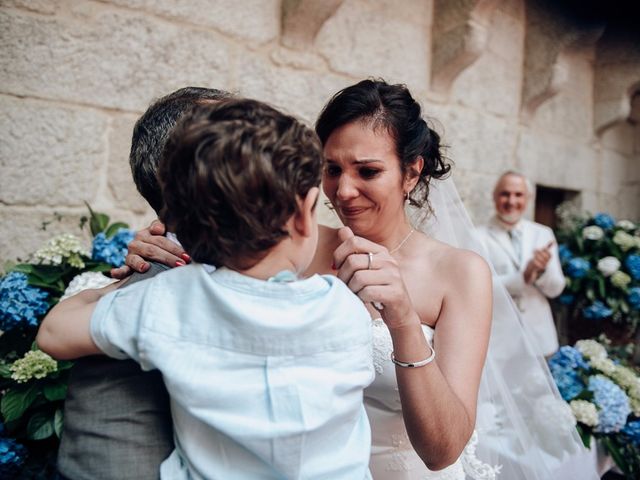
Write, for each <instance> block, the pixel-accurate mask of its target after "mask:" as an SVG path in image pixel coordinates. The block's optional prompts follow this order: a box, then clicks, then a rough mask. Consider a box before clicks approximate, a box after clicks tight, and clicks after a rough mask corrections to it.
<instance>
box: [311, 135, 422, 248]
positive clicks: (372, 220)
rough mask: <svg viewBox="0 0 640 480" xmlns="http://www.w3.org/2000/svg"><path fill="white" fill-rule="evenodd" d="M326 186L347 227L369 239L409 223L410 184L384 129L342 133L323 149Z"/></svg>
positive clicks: (323, 182)
mask: <svg viewBox="0 0 640 480" xmlns="http://www.w3.org/2000/svg"><path fill="white" fill-rule="evenodd" d="M324 155H325V158H326V161H327V164H326V167H325V170H324V174H323V177H322V187H323V190H324V193H325V194H326V195H327V197H328V198H329V200H331V203H332V204H333V206H334V207H335V209H336V211H337V213H338V216H339V217H340V219H341V220H342V222H343V223H344V224H345V225H347V226H349V227H350V228H351V229H352V230H353V232H354V233H355V234H356V235H361V236H365V237H368V238H371V237H375V236H377V235H376V233H380V234H381V233H382V231H383V230H385V229H388V228H393V227H394V226H395V225H398V223H397V222H398V221H401V222H403V221H404V196H405V192H408V191H410V190H411V188H413V186H415V182H416V181H417V178H416V179H414V181H411V180H408V181H407V180H405V178H404V177H405V176H404V175H403V174H402V171H401V169H400V160H399V158H398V155H397V154H396V151H395V143H394V140H393V138H392V137H391V135H390V134H389V133H388V132H387V131H386V129H384V128H378V129H375V130H374V129H373V128H372V127H371V126H370V125H369V124H367V123H364V122H354V123H348V124H346V125H343V126H342V127H340V128H337V129H336V130H334V131H333V133H332V134H331V135H330V136H329V138H328V139H327V141H326V143H325V146H324Z"/></svg>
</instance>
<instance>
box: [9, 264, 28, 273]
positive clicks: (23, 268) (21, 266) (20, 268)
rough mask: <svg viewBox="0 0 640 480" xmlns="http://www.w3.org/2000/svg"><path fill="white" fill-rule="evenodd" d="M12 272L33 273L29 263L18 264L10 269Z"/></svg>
mask: <svg viewBox="0 0 640 480" xmlns="http://www.w3.org/2000/svg"><path fill="white" fill-rule="evenodd" d="M11 271H12V272H21V273H31V272H32V271H33V265H31V264H30V263H19V264H18V265H15V266H14V267H13V268H12V269H11Z"/></svg>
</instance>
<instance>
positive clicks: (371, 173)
mask: <svg viewBox="0 0 640 480" xmlns="http://www.w3.org/2000/svg"><path fill="white" fill-rule="evenodd" d="M359 173H360V176H361V177H362V178H364V179H369V178H373V177H375V176H377V175H378V174H379V173H380V170H378V169H377V168H368V167H364V168H361V169H360V170H359Z"/></svg>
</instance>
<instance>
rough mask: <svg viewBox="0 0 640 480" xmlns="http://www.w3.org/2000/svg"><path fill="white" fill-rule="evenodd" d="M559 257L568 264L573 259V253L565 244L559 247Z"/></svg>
mask: <svg viewBox="0 0 640 480" xmlns="http://www.w3.org/2000/svg"><path fill="white" fill-rule="evenodd" d="M558 256H559V257H560V261H561V262H562V263H567V262H568V261H569V260H571V259H572V258H573V252H572V251H571V250H570V249H569V247H567V246H566V245H565V244H564V243H562V244H560V245H558Z"/></svg>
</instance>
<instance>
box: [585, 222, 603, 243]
mask: <svg viewBox="0 0 640 480" xmlns="http://www.w3.org/2000/svg"><path fill="white" fill-rule="evenodd" d="M602 237H604V230H602V229H601V228H600V227H599V226H597V225H589V226H588V227H584V228H583V229H582V238H586V239H587V240H600V239H601V238H602Z"/></svg>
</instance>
